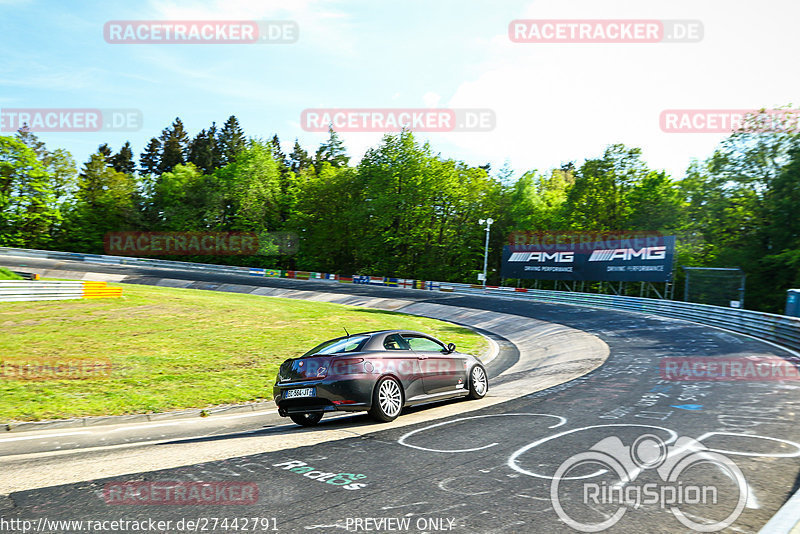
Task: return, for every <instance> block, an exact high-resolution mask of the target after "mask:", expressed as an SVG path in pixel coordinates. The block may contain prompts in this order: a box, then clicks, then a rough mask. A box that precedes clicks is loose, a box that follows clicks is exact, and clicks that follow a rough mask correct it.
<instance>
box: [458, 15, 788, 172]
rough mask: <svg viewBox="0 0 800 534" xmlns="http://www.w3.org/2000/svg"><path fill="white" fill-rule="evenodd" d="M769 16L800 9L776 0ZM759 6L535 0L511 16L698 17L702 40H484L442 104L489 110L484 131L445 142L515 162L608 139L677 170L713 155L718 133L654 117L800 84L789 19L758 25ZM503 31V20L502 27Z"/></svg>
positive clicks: (554, 160) (777, 100)
mask: <svg viewBox="0 0 800 534" xmlns="http://www.w3.org/2000/svg"><path fill="white" fill-rule="evenodd" d="M779 3H780V4H781V6H777V5H773V7H772V8H771V9H772V10H774V11H773V12H775V13H777V12H783V13H789V12H795V13H796V12H797V11H798V8H797V7H796V4H795V3H793V2H791V1H788V0H781V2H779ZM762 10H763V8H762V7H759V6H758V5H756V4H750V3H746V2H743V1H740V2H733V3H731V2H729V1H722V0H711V1H708V2H704V3H702V4H698V3H696V2H691V1H689V0H677V1H675V2H671V3H669V4H668V5H666V4H659V5H655V4H650V3H647V4H643V3H641V2H633V1H616V2H610V3H609V2H603V3H602V4H598V3H597V2H593V1H584V0H579V1H574V2H569V3H564V2H562V1H560V0H559V1H558V2H555V1H546V0H545V1H541V0H537V1H536V2H534V3H532V4H531V5H530V6H529V7H528V8H527V9H526V10H524V12H523V13H521V14H520V16H519V17H516V18H538V19H547V18H561V19H575V18H604V19H608V18H626V19H630V18H649V19H699V20H701V21H702V22H703V24H704V29H705V38H704V40H703V41H702V42H700V43H697V44H686V43H680V44H677V43H675V44H673V43H659V44H515V43H511V42H510V41H509V40H508V37H507V34H506V33H502V34H497V35H495V36H494V37H493V38H491V39H488V40H487V39H484V41H483V45H484V47H485V49H486V51H487V54H486V55H485V56H484V57H482V58H479V59H478V60H477V61H478V64H479V65H480V67H481V69H482V72H481V73H480V74H479V75H478V76H476V77H475V78H474V79H471V80H468V81H465V82H463V83H462V84H461V85H460V86H459V87H458V89H457V90H456V91H455V92H454V93H453V95H452V96H451V98H450V99H449V100H448V101H447V106H449V107H452V108H464V107H478V108H492V109H494V110H495V111H496V114H497V127H496V129H495V130H494V131H493V132H490V133H452V134H449V135H447V136H446V140H447V142H448V143H450V144H452V145H454V146H455V147H457V148H458V150H459V152H462V153H465V154H470V155H471V157H473V158H475V159H476V160H477V161H492V162H493V164H494V165H496V166H498V167H499V165H501V164H502V161H503V159H504V158H506V157H509V158H510V159H511V161H512V162H513V164H514V165H515V167H516V168H517V169H518V170H524V169H527V168H539V169H545V168H549V167H555V166H558V165H559V164H560V163H562V162H564V161H568V160H575V159H578V160H579V162H580V161H582V160H583V159H584V158H587V157H595V156H597V155H599V154H600V153H602V150H603V149H604V147H605V146H606V145H608V144H611V143H616V142H622V143H625V144H628V145H631V146H638V147H641V148H642V149H643V151H644V157H645V159H646V160H647V161H648V162H649V163H650V165H651V166H653V167H656V168H665V169H667V170H668V171H669V172H670V173H671V174H672V175H673V176H675V177H681V176H682V175H683V171H684V170H685V168H686V166H687V165H688V163H689V161H690V159H691V158H692V157H696V158H700V159H702V158H705V157H707V156H709V155H710V154H711V152H712V150H713V148H714V146H715V145H716V144H717V142H718V141H719V140H721V139H722V138H724V137H725V136H724V135H716V134H668V133H664V132H662V131H661V130H660V127H659V115H660V113H661V111H662V110H664V109H674V108H712V109H724V108H734V109H741V108H757V107H761V106H773V105H780V104H786V103H789V102H790V101H792V100H796V98H793V97H794V96H796V93H795V91H796V87H797V86H798V85H800V72H799V71H798V70H797V69H791V68H788V67H787V66H788V65H790V64H792V63H793V62H794V58H793V55H794V51H795V50H797V48H798V44H800V38H798V33H797V32H795V31H794V28H793V26H794V22H793V21H794V17H788V16H787V17H772V18H770V22H769V24H761V25H758V26H757V25H755V24H754V23H753V21H755V20H758V17H760V16H761V12H762ZM504 30H505V28H504Z"/></svg>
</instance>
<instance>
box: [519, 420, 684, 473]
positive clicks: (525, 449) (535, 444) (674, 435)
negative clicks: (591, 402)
mask: <svg viewBox="0 0 800 534" xmlns="http://www.w3.org/2000/svg"><path fill="white" fill-rule="evenodd" d="M609 427H638V428H656V429H658V430H663V431H664V432H666V433H667V434H669V435H670V437H669V438H668V439H666V440H664V443H665V444H666V445H669V444H670V443H674V442H675V440H677V439H678V434H677V432H675V431H674V430H670V429H668V428H664V427H660V426H655V425H637V424H634V423H614V424H608V425H592V426H584V427H580V428H575V429H573V430H565V431H564V432H560V433H558V434H554V435H552V436H548V437H546V438H542V439H540V440H537V441H534V442H533V443H528V444H527V445H525V446H524V447H521V448H519V449H517V450H516V451H514V453H513V454H512V455H511V456H509V458H508V462H507V465H508V467H510V468H511V469H513V470H514V471H517V472H518V473H522V474H523V475H528V476H531V477H536V478H544V479H546V480H553V477H552V476H549V475H540V474H538V473H534V472H532V471H528V470H527V469H524V468H522V467H521V466H520V465H518V464H517V458H519V457H520V456H522V455H523V454H525V453H526V452H528V451H529V450H531V449H533V448H535V447H538V446H539V445H541V444H542V443H546V442H548V441H551V440H553V439H556V438H560V437H561V436H566V435H568V434H574V433H576V432H581V431H583V430H590V429H593V428H609ZM605 472H606V470H605V469H601V470H599V471H597V472H595V473H591V474H588V475H584V476H581V477H564V478H562V479H560V480H580V479H583V478H592V477H595V476H597V475H600V474H602V473H605Z"/></svg>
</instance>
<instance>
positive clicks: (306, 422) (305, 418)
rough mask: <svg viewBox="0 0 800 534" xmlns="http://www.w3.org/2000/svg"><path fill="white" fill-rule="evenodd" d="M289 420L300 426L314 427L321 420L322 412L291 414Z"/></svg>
mask: <svg viewBox="0 0 800 534" xmlns="http://www.w3.org/2000/svg"><path fill="white" fill-rule="evenodd" d="M289 419H291V420H292V421H294V422H295V423H297V424H298V425H300V426H316V424H317V423H319V421H320V419H322V412H307V413H292V414H289Z"/></svg>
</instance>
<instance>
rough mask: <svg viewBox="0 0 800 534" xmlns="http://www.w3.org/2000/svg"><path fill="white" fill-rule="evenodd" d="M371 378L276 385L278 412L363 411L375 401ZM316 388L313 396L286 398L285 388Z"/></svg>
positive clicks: (308, 381) (282, 413)
mask: <svg viewBox="0 0 800 534" xmlns="http://www.w3.org/2000/svg"><path fill="white" fill-rule="evenodd" d="M373 387H374V384H373V383H372V381H365V380H363V379H360V380H306V381H302V382H284V383H279V384H276V385H275V387H274V388H273V390H272V394H273V397H274V398H275V403H276V404H277V405H278V414H280V415H281V416H283V417H286V416H287V415H289V414H292V413H308V412H333V411H345V412H352V411H362V410H369V408H370V406H371V404H372V390H373ZM298 388H314V393H315V395H314V396H313V397H295V398H291V399H285V398H284V391H286V390H290V389H298Z"/></svg>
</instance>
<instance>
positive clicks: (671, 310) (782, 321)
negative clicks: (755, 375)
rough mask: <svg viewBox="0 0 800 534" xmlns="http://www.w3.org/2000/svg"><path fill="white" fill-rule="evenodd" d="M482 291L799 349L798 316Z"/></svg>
mask: <svg viewBox="0 0 800 534" xmlns="http://www.w3.org/2000/svg"><path fill="white" fill-rule="evenodd" d="M446 286H450V287H453V290H454V291H456V292H459V293H482V294H483V293H484V290H483V289H477V288H476V287H475V286H471V285H468V284H446ZM485 293H486V294H494V295H501V296H504V297H508V298H519V299H528V300H535V301H539V302H551V303H557V304H574V305H579V306H592V307H595V308H607V309H613V310H626V311H633V312H641V313H650V314H653V315H659V316H662V317H672V318H675V319H684V320H687V321H694V322H697V323H703V324H707V325H710V326H716V327H720V328H726V329H728V330H733V331H736V332H741V333H743V334H749V335H752V336H756V337H759V338H762V339H766V340H768V341H773V342H775V343H779V344H781V345H784V346H786V347H789V348H792V349H798V350H800V318H797V317H789V316H786V315H775V314H772V313H763V312H757V311H752V310H742V309H737V308H724V307H722V306H709V305H707V304H696V303H692V302H678V301H674V300H656V299H645V298H640V297H623V296H619V295H601V294H597V293H573V292H567V291H547V290H542V289H518V288H513V287H491V286H490V287H488V288H487V289H486V290H485Z"/></svg>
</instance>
